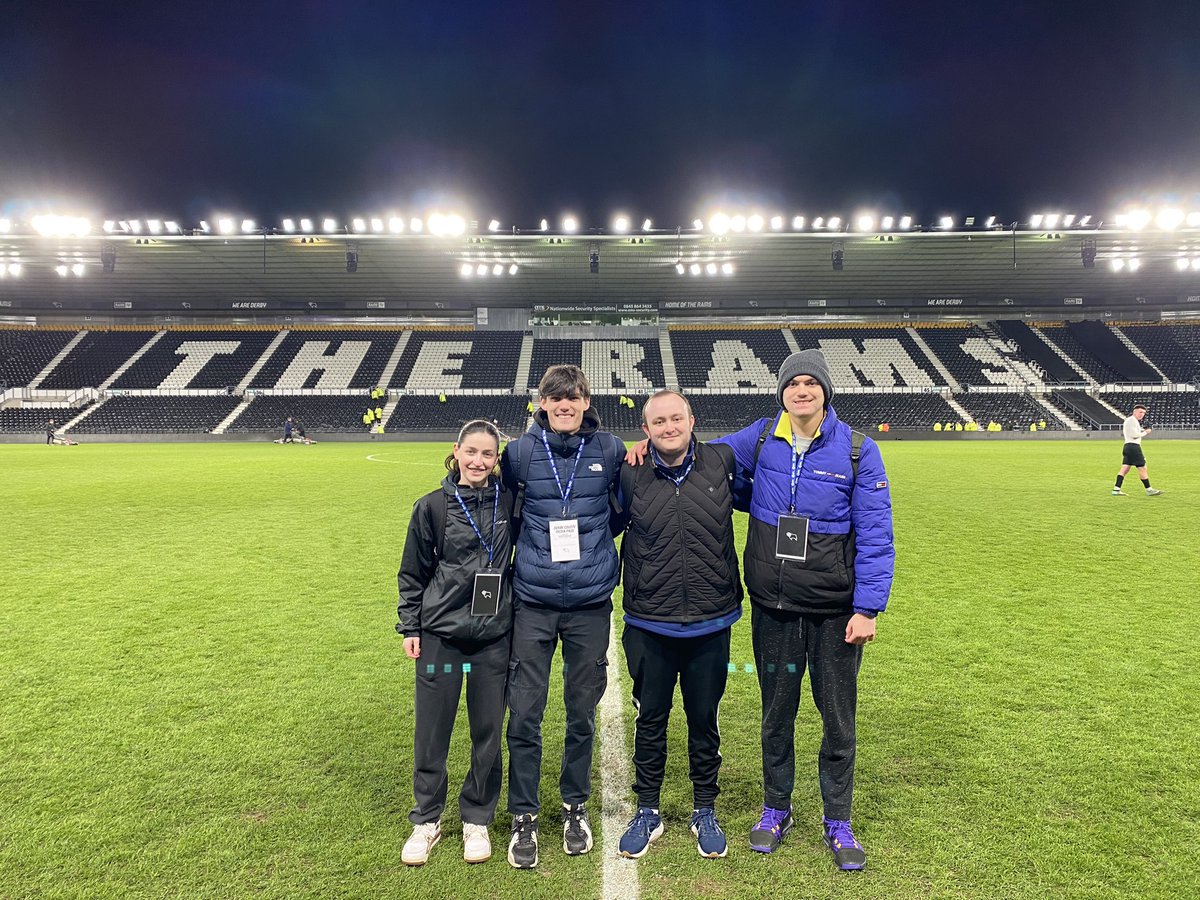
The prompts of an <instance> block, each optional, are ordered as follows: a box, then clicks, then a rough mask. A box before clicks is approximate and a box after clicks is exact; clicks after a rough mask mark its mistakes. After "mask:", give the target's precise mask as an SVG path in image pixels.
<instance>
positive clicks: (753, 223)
mask: <svg viewBox="0 0 1200 900" xmlns="http://www.w3.org/2000/svg"><path fill="white" fill-rule="evenodd" d="M746 227H747V228H749V229H750V230H751V231H754V232H759V231H762V227H763V217H762V216H760V215H759V214H758V213H755V214H754V215H752V216H750V217H749V218H748V219H746Z"/></svg>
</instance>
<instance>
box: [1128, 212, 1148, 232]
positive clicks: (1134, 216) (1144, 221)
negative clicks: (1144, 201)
mask: <svg viewBox="0 0 1200 900" xmlns="http://www.w3.org/2000/svg"><path fill="white" fill-rule="evenodd" d="M1126 222H1127V223H1128V224H1129V227H1130V228H1132V229H1133V230H1134V231H1141V230H1142V229H1143V228H1145V227H1146V226H1147V225H1149V224H1150V213H1149V212H1147V211H1146V210H1144V209H1135V210H1134V211H1133V212H1131V213H1130V214H1129V215H1128V216H1127V217H1126Z"/></svg>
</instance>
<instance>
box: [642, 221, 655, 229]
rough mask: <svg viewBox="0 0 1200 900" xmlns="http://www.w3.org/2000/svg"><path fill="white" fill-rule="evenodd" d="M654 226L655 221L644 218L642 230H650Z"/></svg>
mask: <svg viewBox="0 0 1200 900" xmlns="http://www.w3.org/2000/svg"><path fill="white" fill-rule="evenodd" d="M653 227H654V223H653V222H651V221H650V220H649V219H643V220H642V231H649V230H650V229H651V228H653Z"/></svg>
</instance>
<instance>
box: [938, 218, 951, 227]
mask: <svg viewBox="0 0 1200 900" xmlns="http://www.w3.org/2000/svg"><path fill="white" fill-rule="evenodd" d="M938 225H939V226H940V227H942V228H945V229H947V230H948V229H951V228H953V227H954V219H952V218H951V217H950V216H942V218H941V219H940V220H939V221H938Z"/></svg>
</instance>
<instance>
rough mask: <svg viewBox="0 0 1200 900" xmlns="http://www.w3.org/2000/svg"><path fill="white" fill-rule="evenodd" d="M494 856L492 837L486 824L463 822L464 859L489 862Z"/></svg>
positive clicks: (470, 861)
mask: <svg viewBox="0 0 1200 900" xmlns="http://www.w3.org/2000/svg"><path fill="white" fill-rule="evenodd" d="M491 858H492V839H491V837H489V836H488V830H487V826H486V825H468V824H466V823H463V859H465V860H466V861H467V862H469V863H481V862H487V861H488V860H489V859H491Z"/></svg>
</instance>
